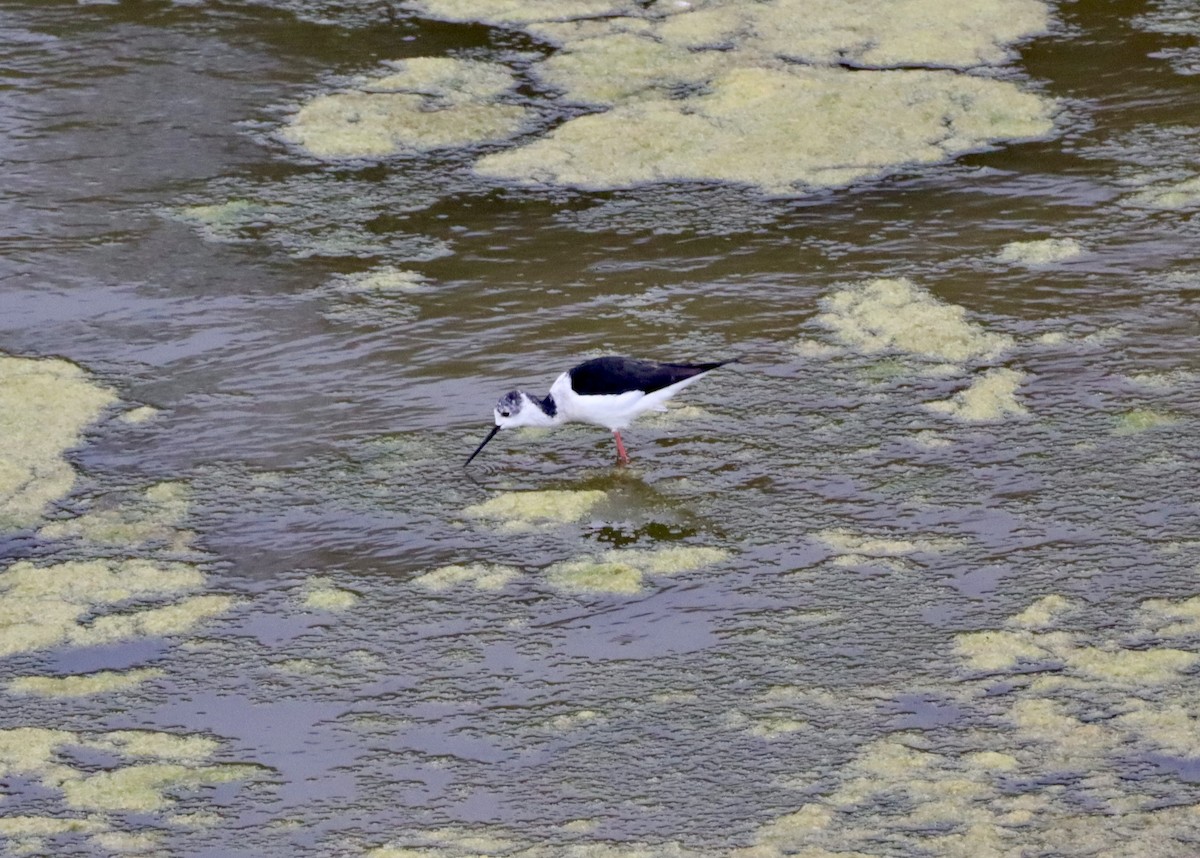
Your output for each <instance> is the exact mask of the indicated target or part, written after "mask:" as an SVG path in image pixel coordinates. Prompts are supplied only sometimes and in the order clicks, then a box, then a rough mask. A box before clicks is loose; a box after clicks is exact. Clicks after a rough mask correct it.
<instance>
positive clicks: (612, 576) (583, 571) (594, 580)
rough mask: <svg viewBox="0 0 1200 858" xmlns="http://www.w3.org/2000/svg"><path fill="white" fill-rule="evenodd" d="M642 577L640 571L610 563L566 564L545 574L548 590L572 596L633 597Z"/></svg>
mask: <svg viewBox="0 0 1200 858" xmlns="http://www.w3.org/2000/svg"><path fill="white" fill-rule="evenodd" d="M643 577H644V576H643V573H642V570H640V569H638V568H636V567H634V566H631V565H630V564H628V563H619V562H614V561H611V560H608V561H605V560H594V559H588V560H569V561H566V562H564V563H555V564H554V565H553V566H551V567H550V568H549V569H547V570H546V581H547V583H549V584H550V586H552V587H554V588H555V589H558V590H567V591H569V592H573V593H615V594H621V595H632V594H634V593H639V592H641V589H642V578H643Z"/></svg>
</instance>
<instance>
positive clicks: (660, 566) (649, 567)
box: [546, 546, 729, 595]
mask: <svg viewBox="0 0 1200 858" xmlns="http://www.w3.org/2000/svg"><path fill="white" fill-rule="evenodd" d="M728 556H729V554H728V552H727V551H724V550H722V549H720V548H709V547H705V546H675V547H671V548H659V549H648V550H643V549H634V548H626V549H615V550H613V551H606V552H604V553H603V554H601V555H598V556H595V557H583V558H580V559H577V560H568V561H564V562H562V563H555V564H554V565H553V566H551V567H550V568H548V569H547V570H546V581H547V582H548V583H549V584H550V585H551V586H552V587H555V588H556V589H560V590H566V591H568V592H574V593H617V594H625V595H631V594H633V593H638V592H640V591H641V589H642V583H643V581H644V579H645V578H646V576H647V575H674V574H678V573H681V572H690V571H692V570H694V569H700V568H702V567H704V566H711V565H712V564H714V563H720V562H721V561H722V560H724V559H725V558H726V557H728Z"/></svg>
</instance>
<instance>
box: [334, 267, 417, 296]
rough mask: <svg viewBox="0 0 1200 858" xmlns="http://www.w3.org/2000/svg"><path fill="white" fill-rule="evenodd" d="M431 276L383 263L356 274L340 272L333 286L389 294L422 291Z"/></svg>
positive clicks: (355, 290)
mask: <svg viewBox="0 0 1200 858" xmlns="http://www.w3.org/2000/svg"><path fill="white" fill-rule="evenodd" d="M428 283H429V278H428V277H426V276H425V275H423V274H419V273H418V272H416V271H409V270H408V269H405V268H397V267H396V266H394V265H381V266H379V267H377V268H372V269H370V270H369V271H360V272H358V273H356V274H339V275H338V276H336V277H335V278H334V279H333V286H334V288H335V289H337V290H338V291H339V292H348V293H367V294H388V293H411V292H421V291H424V290H425V289H426V288H427V285H428Z"/></svg>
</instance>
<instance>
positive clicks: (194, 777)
mask: <svg viewBox="0 0 1200 858" xmlns="http://www.w3.org/2000/svg"><path fill="white" fill-rule="evenodd" d="M257 771H258V767H257V766H247V765H217V766H202V767H196V766H190V765H183V764H180V763H142V764H135V765H132V766H125V767H123V768H119V769H115V770H113V771H105V772H97V773H95V774H91V775H85V776H84V777H81V778H74V779H71V780H68V781H65V782H64V783H63V784H62V791H63V797H64V798H65V799H66V802H67V805H68V806H69V807H74V808H81V809H86V810H94V811H136V812H140V813H147V812H150V811H156V810H164V809H166V808H168V807H171V806H172V805H173V804H174V803H175V800H174V799H173V798H172V797H171V796H170V795H169V794H168V793H170V792H171V791H174V790H179V789H196V788H197V787H201V786H206V785H210V784H223V783H230V782H231V781H239V780H245V779H246V778H247V777H250V776H252V775H253V774H255V773H256V772H257Z"/></svg>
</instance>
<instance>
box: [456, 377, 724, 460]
mask: <svg viewBox="0 0 1200 858" xmlns="http://www.w3.org/2000/svg"><path fill="white" fill-rule="evenodd" d="M727 363H731V361H718V362H716V363H694V364H689V363H656V362H655V361H649V360H637V359H635V358H627V357H601V358H594V359H593V360H589V361H585V362H583V363H581V364H579V366H576V367H572V368H571V369H569V370H567V371H566V372H564V373H563V374H562V375H560V376H559V377H558V378H557V379H556V380H555V382H554V384H552V385H550V395H549V396H546V397H545V398H544V399H541V398H538V397H536V396H530V395H529V394H528V393H525V392H524V391H523V390H513V391H510V392H509V393H506V394H504V396H502V397H500V401H499V402H497V403H496V408H495V409H494V411H493V412H492V414H493V416H494V417H495V420H496V425H495V426H494V427H492V431H491V432H490V433H489V434H488V436H487V437H486V438H484V439H483V443H482V444H480V445H479V446H478V447H477V448H476V450H475V452H474V453H472V454H471V456H470V458H468V459H467V464H468V465H469V464H471V460H472V459H474V458H475V457H476V456H478V455H479V451H480V450H482V449H483V448H484V447H486V446H487V443H488V442H489V441H491V440H492V438H494V437H496V433H497V432H499V431H500V430H501V429H515V428H517V427H520V426H561V425H562V424H563V423H591V424H592V425H594V426H603V427H604V428H605V429H608V430H609V431H610V432H612V433H613V438H614V439H615V440H616V442H617V460H618V461H619V462H621V463H622V464H628V463H629V455H628V454H627V453H626V452H625V445H624V443H623V442H622V441H621V430H622V429H624V428H626V427H627V426H628V425H629V424H630V423H632V422H633V421H634V419H635V418H637V417H638V416H639V415H641V414H644V413H646V412H647V411H666V410H667V408H666V402H667V400H668V399H670V398H671V397H672V396H674V395H675V394H676V393H678V392H679V391H681V390H683V389H684V388H685V387H687V386H688V385H689V384H691V383H692V382H694V381H698V380H699V379H701V378H702V377H703V376H705V375H706V374H708V373H710V372H712V371H713V370H714V369H716V368H717V367H720V366H724V365H725V364H727Z"/></svg>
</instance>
